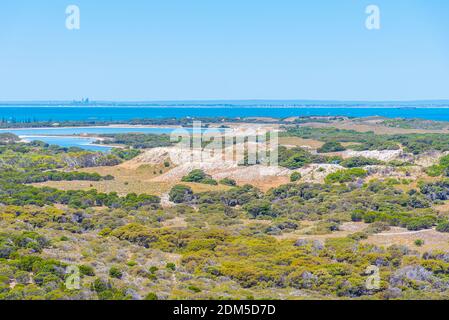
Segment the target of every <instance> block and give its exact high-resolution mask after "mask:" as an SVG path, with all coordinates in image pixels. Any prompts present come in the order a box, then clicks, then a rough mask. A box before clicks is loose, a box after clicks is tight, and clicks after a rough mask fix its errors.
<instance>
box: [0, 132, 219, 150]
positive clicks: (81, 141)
mask: <svg viewBox="0 0 449 320" xmlns="http://www.w3.org/2000/svg"><path fill="white" fill-rule="evenodd" d="M173 130H174V129H173V128H140V127H137V128H136V127H134V128H130V127H74V128H32V129H0V133H2V132H3V133H5V132H10V133H14V134H15V135H17V136H19V137H20V138H21V139H23V140H24V141H33V140H39V141H43V142H46V143H48V144H55V145H59V146H61V147H79V148H82V149H86V150H94V151H104V152H107V151H110V150H111V149H112V147H109V146H102V145H96V144H94V142H95V141H96V140H97V139H96V138H90V137H83V136H77V135H85V134H113V133H147V134H148V133H151V134H170V133H171V132H172V131H173ZM184 130H186V131H191V130H192V129H189V128H185V129H184ZM203 130H206V129H203ZM207 130H212V131H213V130H220V129H213V128H211V129H207Z"/></svg>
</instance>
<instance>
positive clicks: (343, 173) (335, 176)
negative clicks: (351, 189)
mask: <svg viewBox="0 0 449 320" xmlns="http://www.w3.org/2000/svg"><path fill="white" fill-rule="evenodd" d="M367 174H368V173H367V172H366V171H365V170H363V169H360V168H352V169H347V170H339V171H337V172H334V173H331V174H329V175H328V176H327V177H326V178H325V181H326V183H345V182H352V181H355V180H356V179H359V178H365V177H366V176H367Z"/></svg>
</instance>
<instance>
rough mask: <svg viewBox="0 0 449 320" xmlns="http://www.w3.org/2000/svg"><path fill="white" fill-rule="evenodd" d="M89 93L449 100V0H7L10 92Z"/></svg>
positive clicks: (107, 96) (4, 22)
mask: <svg viewBox="0 0 449 320" xmlns="http://www.w3.org/2000/svg"><path fill="white" fill-rule="evenodd" d="M71 4H75V5H78V6H79V8H80V11H81V29H80V30H72V31H69V30H67V29H66V27H65V19H66V15H65V9H66V7H67V6H68V5H71ZM370 4H375V5H378V6H379V8H380V10H381V29H380V30H371V31H370V30H368V29H366V28H365V20H366V17H367V15H366V14H365V8H366V7H367V6H368V5H370ZM82 97H90V98H91V99H95V100H183V99H321V100H417V99H449V1H447V0H393V1H392V0H370V1H362V0H309V1H302V0H270V1H269V0H220V1H219V0H158V1H155V0H128V1H123V0H114V1H109V0H108V1H107V0H96V1H92V0H67V1H65V0H40V1H35V0H14V1H5V0H2V1H1V3H0V100H3V101H5V100H72V99H80V98H82Z"/></svg>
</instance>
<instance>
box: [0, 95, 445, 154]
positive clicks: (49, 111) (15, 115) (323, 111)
mask: <svg viewBox="0 0 449 320" xmlns="http://www.w3.org/2000/svg"><path fill="white" fill-rule="evenodd" d="M323 105H325V107H278V108H275V107H264V106H259V107H253V106H252V107H249V106H246V105H242V106H232V107H228V106H221V107H211V106H207V105H200V106H197V107H195V106H189V107H172V106H171V107H164V106H151V107H145V106H126V107H124V106H112V107H111V106H89V107H86V106H73V107H69V106H61V107H55V106H0V120H2V121H3V122H4V121H13V122H14V121H17V122H23V121H54V122H58V121H121V120H122V121H126V120H132V119H163V118H186V117H196V118H199V117H227V118H236V117H276V118H287V117H293V116H348V117H368V116H383V117H388V118H409V119H410V118H421V119H428V120H439V121H449V108H444V107H441V106H444V105H441V106H440V105H438V108H435V107H426V108H420V107H415V105H413V104H410V105H408V104H407V105H406V107H395V106H394V105H395V104H391V105H388V104H387V105H386V106H383V107H369V108H366V107H354V106H352V107H335V106H331V105H330V104H326V103H323ZM348 105H350V106H351V104H348ZM172 130H173V129H171V128H126V127H86V128H80V127H78V128H47V129H19V130H15V129H12V130H11V129H7V130H0V132H12V133H15V134H17V135H18V136H20V137H21V138H24V139H26V140H41V141H44V142H47V143H50V144H57V145H60V146H64V147H70V146H77V147H81V148H84V149H89V150H100V151H108V150H110V147H107V146H96V145H92V143H93V142H94V141H95V139H94V138H89V137H71V136H72V135H82V134H102V133H104V134H106V133H129V132H142V133H154V134H163V133H166V134H169V133H170V132H171V131H172Z"/></svg>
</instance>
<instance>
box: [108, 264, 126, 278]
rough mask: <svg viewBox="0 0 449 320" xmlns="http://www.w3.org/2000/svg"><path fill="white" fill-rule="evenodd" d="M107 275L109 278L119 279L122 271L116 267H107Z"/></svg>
mask: <svg viewBox="0 0 449 320" xmlns="http://www.w3.org/2000/svg"><path fill="white" fill-rule="evenodd" d="M109 276H110V277H111V278H116V279H121V278H122V277H123V272H122V271H121V270H120V269H119V268H118V267H115V266H114V267H111V268H110V269H109Z"/></svg>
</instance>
